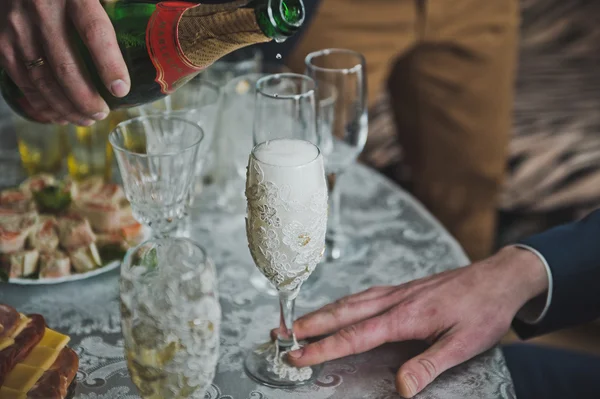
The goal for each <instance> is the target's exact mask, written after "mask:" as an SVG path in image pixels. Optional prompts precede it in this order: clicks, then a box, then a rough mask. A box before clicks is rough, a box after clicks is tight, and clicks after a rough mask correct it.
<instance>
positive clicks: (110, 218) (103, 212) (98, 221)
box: [74, 198, 121, 232]
mask: <svg viewBox="0 0 600 399" xmlns="http://www.w3.org/2000/svg"><path fill="white" fill-rule="evenodd" d="M74 211H75V212H77V213H79V214H81V215H83V216H84V217H86V218H87V219H88V220H89V221H90V225H91V226H92V228H93V229H94V230H96V231H101V232H108V231H113V230H117V229H118V228H119V227H120V220H121V213H120V209H119V205H118V204H116V203H113V202H109V201H100V200H99V199H98V198H95V199H84V198H79V199H78V200H77V201H76V202H75V204H74Z"/></svg>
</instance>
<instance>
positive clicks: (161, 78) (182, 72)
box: [146, 1, 204, 94]
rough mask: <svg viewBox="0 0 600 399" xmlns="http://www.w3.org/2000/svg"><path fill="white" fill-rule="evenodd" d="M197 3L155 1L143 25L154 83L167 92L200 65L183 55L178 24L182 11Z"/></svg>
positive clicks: (178, 85)
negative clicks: (153, 70)
mask: <svg viewBox="0 0 600 399" xmlns="http://www.w3.org/2000/svg"><path fill="white" fill-rule="evenodd" d="M195 6H197V4H193V3H187V2H183V1H164V2H161V3H158V4H157V6H156V10H155V11H154V13H153V14H152V16H151V17H150V21H148V27H147V28H146V47H147V48H148V54H149V55H150V59H151V60H152V63H153V64H154V68H156V79H155V81H156V83H158V84H159V85H160V89H161V91H162V92H163V93H164V94H170V93H172V92H174V91H175V90H177V88H179V87H180V86H181V85H183V84H184V83H186V82H187V81H188V80H190V79H191V78H193V77H194V76H195V75H196V74H197V73H198V72H200V71H201V70H202V69H204V68H202V67H198V66H195V65H193V64H192V63H191V62H189V60H188V59H187V58H186V57H185V56H184V55H183V52H182V51H181V46H180V45H179V37H178V30H177V26H178V24H179V21H180V20H181V16H182V15H183V13H184V12H185V11H186V10H188V9H190V8H192V7H195Z"/></svg>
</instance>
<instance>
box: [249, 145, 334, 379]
mask: <svg viewBox="0 0 600 399" xmlns="http://www.w3.org/2000/svg"><path fill="white" fill-rule="evenodd" d="M246 198H247V201H248V210H247V216H246V235H247V238H248V247H249V248H250V253H251V255H252V258H253V259H254V263H255V264H256V267H257V268H258V270H260V272H261V273H262V274H263V275H264V276H265V277H266V278H268V279H269V281H270V282H271V283H272V284H273V285H274V286H275V288H276V289H277V292H278V294H279V305H280V325H279V334H278V337H277V341H276V342H268V343H266V344H263V345H260V346H258V347H256V348H254V349H252V350H251V352H250V353H249V354H248V356H247V357H246V361H245V368H246V372H247V373H248V375H249V376H250V377H251V378H253V379H254V380H256V381H258V382H259V383H261V384H264V385H267V386H271V387H280V388H291V387H295V386H298V385H303V384H306V383H309V382H310V381H312V380H313V379H314V378H316V377H317V374H318V371H319V367H303V368H296V367H293V366H291V365H290V364H289V363H287V361H286V358H285V355H286V353H287V352H288V351H290V350H295V349H298V348H300V347H301V344H300V343H298V341H297V340H296V337H295V336H294V333H293V330H292V324H293V321H294V303H295V300H296V297H297V296H298V293H299V292H300V288H301V286H302V283H303V282H304V281H305V280H306V279H307V278H308V277H309V276H310V274H311V273H312V272H313V271H314V270H315V267H316V266H317V264H318V263H319V262H320V260H321V257H322V256H323V252H324V250H325V233H326V231H327V184H326V182H325V170H324V163H323V157H322V156H321V152H320V150H319V148H318V147H317V146H315V145H314V144H312V143H309V142H308V141H304V140H297V139H289V138H287V139H277V140H270V141H267V142H264V143H262V144H259V145H257V146H256V147H254V149H253V150H252V154H251V155H250V160H249V163H248V178H247V181H246Z"/></svg>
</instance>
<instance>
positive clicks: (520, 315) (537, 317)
mask: <svg viewBox="0 0 600 399" xmlns="http://www.w3.org/2000/svg"><path fill="white" fill-rule="evenodd" d="M514 246H515V247H517V248H521V249H525V250H528V251H531V252H533V253H534V254H535V255H536V256H537V257H538V258H539V259H540V261H542V264H543V265H544V267H545V268H546V275H547V276H548V291H546V295H543V294H542V295H539V296H537V297H535V298H533V299H531V300H530V301H529V302H527V303H526V304H525V305H523V307H522V308H521V309H520V310H519V311H518V312H517V315H516V318H517V319H519V320H521V321H522V322H525V323H527V324H538V323H539V322H540V321H542V319H543V318H544V317H545V316H546V313H548V309H549V308H550V303H551V302H552V270H550V266H549V265H548V262H547V261H546V258H544V255H542V254H541V253H540V252H539V251H538V250H536V249H535V248H531V247H530V246H528V245H523V244H515V245H514ZM542 306H543V308H542ZM540 309H541V311H540Z"/></svg>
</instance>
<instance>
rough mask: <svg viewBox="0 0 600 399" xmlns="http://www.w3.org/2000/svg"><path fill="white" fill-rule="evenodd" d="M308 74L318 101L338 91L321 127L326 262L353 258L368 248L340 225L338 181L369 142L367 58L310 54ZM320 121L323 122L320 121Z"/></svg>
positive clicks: (352, 53)
mask: <svg viewBox="0 0 600 399" xmlns="http://www.w3.org/2000/svg"><path fill="white" fill-rule="evenodd" d="M305 64H306V74H307V75H308V76H310V77H312V78H313V79H314V80H315V81H316V82H317V92H318V94H317V97H318V98H319V99H324V98H328V97H329V96H328V95H324V94H322V93H320V91H322V90H331V88H332V87H333V89H334V90H335V92H336V93H337V100H336V101H335V105H334V107H333V118H332V120H331V121H330V123H329V124H325V123H320V124H319V130H320V131H319V133H320V135H321V136H322V137H323V140H324V142H323V145H322V146H321V150H322V151H323V156H324V157H325V169H326V172H327V181H328V184H329V197H330V204H329V210H330V215H331V218H330V220H329V226H328V231H327V260H328V261H334V260H337V259H340V258H341V257H342V256H343V257H344V259H350V258H353V257H354V256H355V255H356V254H358V253H363V252H364V251H365V248H362V247H361V245H360V244H359V243H357V242H351V240H350V239H349V238H348V237H346V235H345V234H344V233H343V230H342V226H341V221H340V187H339V179H340V177H341V176H342V174H343V173H344V172H345V171H346V170H347V169H348V167H349V166H350V165H351V164H352V163H353V162H355V161H356V159H357V158H358V156H359V155H360V153H361V152H362V150H363V148H364V146H365V143H366V141H367V133H368V116H367V98H366V96H367V77H366V69H365V68H366V66H365V58H364V56H363V55H362V54H360V53H357V52H355V51H351V50H343V49H326V50H321V51H317V52H314V53H310V54H309V55H308V56H307V57H306V60H305ZM320 121H321V119H320Z"/></svg>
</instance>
